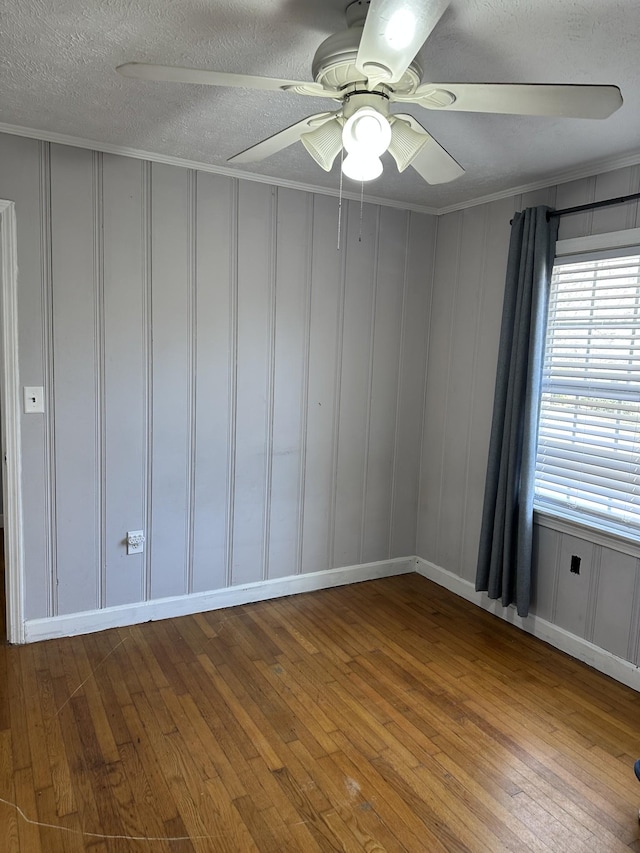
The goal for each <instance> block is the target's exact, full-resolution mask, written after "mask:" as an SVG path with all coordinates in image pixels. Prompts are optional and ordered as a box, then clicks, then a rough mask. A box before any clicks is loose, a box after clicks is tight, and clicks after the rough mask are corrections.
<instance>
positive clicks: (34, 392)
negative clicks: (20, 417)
mask: <svg viewBox="0 0 640 853" xmlns="http://www.w3.org/2000/svg"><path fill="white" fill-rule="evenodd" d="M23 394H24V413H25V415H30V414H32V413H33V412H44V388H43V387H42V385H25V386H24V388H23Z"/></svg>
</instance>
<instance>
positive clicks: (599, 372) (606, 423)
mask: <svg viewBox="0 0 640 853" xmlns="http://www.w3.org/2000/svg"><path fill="white" fill-rule="evenodd" d="M566 242H567V243H569V242H575V243H578V242H579V241H566ZM535 507H536V509H538V510H540V511H542V512H547V513H550V514H556V515H560V516H562V517H564V518H568V519H572V520H574V521H579V522H580V523H583V524H588V525H589V526H591V527H594V528H597V529H601V530H605V531H607V532H610V533H614V534H621V535H623V536H625V537H627V538H634V539H636V538H640V248H635V249H629V248H626V249H622V250H620V249H618V250H612V251H606V252H603V251H600V252H598V253H591V254H588V255H582V256H575V255H574V256H572V257H571V256H569V257H566V258H561V257H560V258H557V259H556V264H555V266H554V270H553V278H552V282H551V291H550V298H549V317H548V327H547V339H546V348H545V359H544V368H543V376H542V402H541V411H540V425H539V437H538V453H537V464H536V485H535Z"/></svg>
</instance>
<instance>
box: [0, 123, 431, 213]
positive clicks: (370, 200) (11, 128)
mask: <svg viewBox="0 0 640 853" xmlns="http://www.w3.org/2000/svg"><path fill="white" fill-rule="evenodd" d="M0 133H8V134H10V135H12V136H26V137H29V138H30V139H38V140H41V141H43V142H54V143H57V144H58V145H70V146H72V147H73V148H86V149H89V150H90V151H102V152H103V153H105V154H119V155H120V156H122V157H133V158H134V159H136V160H148V161H151V162H152V163H164V164H165V165H168V166H182V167H183V168H186V169H196V170H197V171H199V172H213V173H214V174H216V175H225V176H226V177H228V178H240V179H242V180H245V181H255V182H257V183H259V184H269V185H270V186H277V187H284V188H285V189H292V190H301V191H302V192H309V193H316V194H318V195H328V196H334V197H335V198H338V197H339V196H340V191H339V190H337V189H331V188H329V187H320V186H316V185H315V184H305V183H302V182H300V181H288V180H286V179H284V178H274V177H270V176H268V175H257V174H255V173H254V172H245V171H244V170H242V169H237V168H231V167H230V166H214V165H212V164H211V163H200V162H198V161H196V160H186V159H185V158H183V157H173V156H172V155H169V154H157V153H155V152H153V151H143V150H141V149H139V148H129V147H128V146H126V145H113V144H111V143H110V142H99V141H98V140H97V139H83V138H82V137H79V136H67V135H66V134H64V133H52V132H49V131H43V130H37V129H36V128H32V127H20V126H19V125H14V124H4V123H3V122H0ZM342 198H346V199H349V200H351V201H358V202H359V201H360V200H361V196H360V193H353V192H349V191H348V190H347V191H346V192H345V191H344V190H343V191H342ZM362 200H363V201H365V202H366V203H367V204H378V205H382V206H383V207H395V208H399V209H401V210H411V211H414V212H416V213H427V214H431V215H432V216H435V215H436V214H437V213H438V211H437V210H436V208H433V207H427V206H426V205H420V204H409V203H407V202H404V201H393V200H392V199H388V198H378V197H377V196H373V195H364V196H363V197H362Z"/></svg>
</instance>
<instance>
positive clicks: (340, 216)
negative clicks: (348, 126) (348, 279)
mask: <svg viewBox="0 0 640 853" xmlns="http://www.w3.org/2000/svg"><path fill="white" fill-rule="evenodd" d="M343 161H344V148H341V149H340V193H339V195H338V245H337V247H336V251H338V252H339V251H340V226H341V224H342V163H343Z"/></svg>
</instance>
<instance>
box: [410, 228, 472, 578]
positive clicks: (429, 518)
mask: <svg viewBox="0 0 640 853" xmlns="http://www.w3.org/2000/svg"><path fill="white" fill-rule="evenodd" d="M462 217H463V214H462V213H461V212H456V213H452V214H448V215H447V216H443V217H441V218H440V221H439V223H438V244H437V249H436V260H435V268H434V277H433V295H432V302H431V316H430V318H429V354H428V370H427V391H426V400H427V404H426V411H425V423H424V438H423V449H424V456H423V460H422V463H421V478H422V489H421V506H420V510H419V511H420V516H421V519H422V524H421V528H420V537H421V538H420V540H419V548H420V550H419V553H420V555H421V556H424V557H425V558H426V559H428V560H432V561H433V562H435V563H438V540H439V525H440V523H441V521H442V518H441V515H442V514H441V510H440V499H441V491H442V484H443V482H444V477H445V472H444V470H443V463H444V450H445V433H446V423H447V395H448V384H449V378H450V362H449V356H450V349H451V345H452V344H451V341H452V333H453V324H454V309H455V294H456V291H457V289H458V277H457V269H458V263H459V253H460V239H461V230H462ZM457 379H458V377H454V381H457ZM444 523H448V519H445V520H444ZM451 570H452V571H453V570H454V569H453V568H452V569H451Z"/></svg>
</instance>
